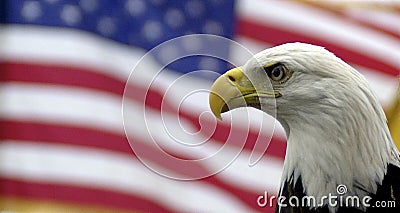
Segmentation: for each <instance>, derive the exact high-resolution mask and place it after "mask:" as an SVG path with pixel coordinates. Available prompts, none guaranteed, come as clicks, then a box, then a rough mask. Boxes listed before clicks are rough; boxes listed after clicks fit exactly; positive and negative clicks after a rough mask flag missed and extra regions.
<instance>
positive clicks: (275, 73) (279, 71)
mask: <svg viewBox="0 0 400 213" xmlns="http://www.w3.org/2000/svg"><path fill="white" fill-rule="evenodd" d="M264 69H265V71H266V72H267V75H268V77H269V78H270V79H271V80H273V81H282V79H284V78H285V77H286V68H285V67H284V66H283V65H281V64H278V65H276V66H273V67H265V68H264Z"/></svg>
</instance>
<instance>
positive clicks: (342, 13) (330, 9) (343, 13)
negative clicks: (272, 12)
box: [302, 1, 400, 39]
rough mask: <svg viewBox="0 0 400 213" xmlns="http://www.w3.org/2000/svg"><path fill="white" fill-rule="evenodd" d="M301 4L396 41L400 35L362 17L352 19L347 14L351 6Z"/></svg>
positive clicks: (317, 3) (307, 2) (309, 2)
mask: <svg viewBox="0 0 400 213" xmlns="http://www.w3.org/2000/svg"><path fill="white" fill-rule="evenodd" d="M302 4H304V6H310V7H313V8H314V9H317V10H322V11H323V12H325V13H329V14H331V15H334V16H336V18H341V19H342V20H343V21H346V22H352V23H354V24H355V25H358V26H364V27H366V28H370V29H372V30H374V31H377V32H380V33H385V34H387V35H389V36H392V37H394V38H396V39H400V34H399V31H398V29H395V28H391V29H387V28H385V27H382V26H380V25H379V24H378V23H377V22H374V23H372V22H370V21H368V20H365V19H363V18H362V17H361V18H360V17H353V16H352V15H350V13H349V12H351V10H352V9H354V8H355V7H351V6H350V7H346V6H344V5H337V6H333V5H329V4H325V3H324V2H319V1H306V2H302ZM343 6H344V7H343ZM380 6H382V5H380ZM365 9H366V8H365ZM386 9H387V10H388V11H390V10H391V9H392V7H390V8H386ZM381 10H385V9H384V8H381Z"/></svg>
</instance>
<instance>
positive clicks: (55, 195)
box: [0, 177, 174, 213]
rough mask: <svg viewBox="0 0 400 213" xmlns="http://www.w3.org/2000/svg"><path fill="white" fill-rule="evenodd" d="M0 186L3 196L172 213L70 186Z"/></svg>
mask: <svg viewBox="0 0 400 213" xmlns="http://www.w3.org/2000/svg"><path fill="white" fill-rule="evenodd" d="M0 184H1V188H0V194H1V195H2V196H12V197H18V198H28V199H38V200H49V201H63V202H68V203H78V204H87V205H96V206H99V207H101V206H103V207H108V208H110V207H111V208H120V209H126V210H131V211H139V212H141V211H143V212H160V213H161V212H174V211H173V210H171V209H169V208H168V207H166V206H163V205H161V204H160V202H154V201H151V200H149V199H146V198H144V197H141V196H140V195H133V194H124V193H119V192H113V191H108V190H102V189H95V188H87V187H78V186H73V185H60V184H57V185H56V184H49V183H38V182H28V181H22V180H15V179H8V178H3V177H0Z"/></svg>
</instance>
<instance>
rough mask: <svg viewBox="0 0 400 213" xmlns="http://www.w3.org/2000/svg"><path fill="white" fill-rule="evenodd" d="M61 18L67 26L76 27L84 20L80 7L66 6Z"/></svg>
mask: <svg viewBox="0 0 400 213" xmlns="http://www.w3.org/2000/svg"><path fill="white" fill-rule="evenodd" d="M60 17H61V19H62V20H63V21H64V22H65V23H66V24H68V25H76V24H78V23H79V22H80V21H81V20H82V13H81V11H80V9H79V7H78V6H74V5H64V7H63V8H62V10H61V13H60Z"/></svg>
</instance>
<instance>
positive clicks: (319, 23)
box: [237, 0, 400, 67]
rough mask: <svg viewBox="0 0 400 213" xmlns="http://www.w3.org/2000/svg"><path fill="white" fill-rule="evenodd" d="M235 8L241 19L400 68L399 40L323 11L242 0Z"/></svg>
mask: <svg viewBox="0 0 400 213" xmlns="http://www.w3.org/2000/svg"><path fill="white" fill-rule="evenodd" d="M237 8H238V12H239V15H240V16H241V17H242V18H244V19H248V20H254V21H256V22H258V23H260V24H267V25H274V26H276V27H278V28H281V29H286V30H288V31H297V32H299V33H301V34H305V35H308V36H311V37H314V38H322V39H324V40H326V41H329V42H332V43H336V44H338V45H340V46H343V47H347V48H351V49H353V50H355V51H357V52H362V53H365V54H368V55H370V56H372V57H374V58H377V59H379V60H381V61H385V62H386V63H389V64H391V65H393V66H394V67H399V66H400V61H399V60H398V59H399V58H400V42H399V41H398V40H396V39H394V38H393V37H390V36H388V35H386V34H384V33H381V32H378V31H373V30H371V29H368V28H365V27H363V26H359V25H356V24H353V23H349V22H348V21H346V20H345V19H341V18H340V17H338V16H334V15H331V14H329V13H325V12H323V11H322V10H318V9H315V8H312V7H308V6H306V5H304V4H300V3H296V2H289V1H265V0H253V1H245V0H241V1H239V2H238V5H237Z"/></svg>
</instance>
